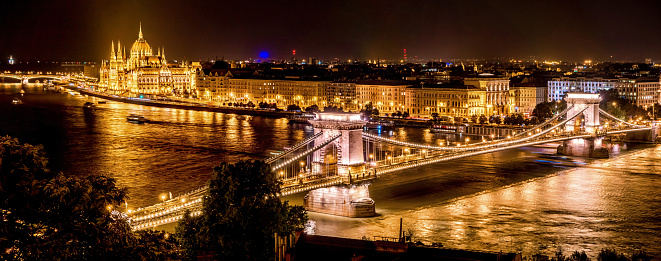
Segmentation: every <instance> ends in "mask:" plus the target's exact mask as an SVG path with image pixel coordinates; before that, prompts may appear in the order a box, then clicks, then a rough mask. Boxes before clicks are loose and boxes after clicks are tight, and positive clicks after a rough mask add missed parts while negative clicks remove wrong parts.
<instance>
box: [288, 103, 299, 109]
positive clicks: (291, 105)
mask: <svg viewBox="0 0 661 261" xmlns="http://www.w3.org/2000/svg"><path fill="white" fill-rule="evenodd" d="M287 110H288V111H301V107H299V106H298V105H296V104H289V105H287Z"/></svg>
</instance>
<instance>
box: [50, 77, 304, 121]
mask: <svg viewBox="0 0 661 261" xmlns="http://www.w3.org/2000/svg"><path fill="white" fill-rule="evenodd" d="M63 87H64V88H66V89H69V90H73V91H77V92H80V93H81V94H85V95H89V96H93V97H97V98H102V99H106V100H110V101H116V102H124V103H130V104H137V105H145V106H153V107H161V108H171V109H182V110H194V111H210V112H221V113H228V114H239V115H252V116H263V117H269V118H286V117H288V116H289V115H293V114H294V112H289V111H273V110H261V109H246V108H234V107H218V106H212V105H206V104H201V103H192V102H176V101H157V100H152V99H141V98H128V97H121V96H117V95H109V94H106V93H102V92H96V91H93V90H89V89H85V88H79V87H73V86H68V85H64V86H63Z"/></svg>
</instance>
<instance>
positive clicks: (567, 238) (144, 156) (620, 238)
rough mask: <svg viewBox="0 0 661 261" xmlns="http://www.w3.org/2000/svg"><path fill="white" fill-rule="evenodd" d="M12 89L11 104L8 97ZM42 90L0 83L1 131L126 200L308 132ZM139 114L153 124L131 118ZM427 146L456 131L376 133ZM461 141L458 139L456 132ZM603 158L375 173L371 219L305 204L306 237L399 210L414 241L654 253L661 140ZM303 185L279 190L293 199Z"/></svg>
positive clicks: (370, 232) (394, 221)
mask: <svg viewBox="0 0 661 261" xmlns="http://www.w3.org/2000/svg"><path fill="white" fill-rule="evenodd" d="M20 89H24V90H25V91H26V94H25V95H24V96H23V97H21V99H22V100H23V101H24V103H23V104H21V105H12V104H11V100H12V98H13V97H14V96H17V95H18V92H19V91H20ZM85 101H94V102H96V101H98V100H97V99H95V98H85V97H75V96H73V95H69V94H60V93H52V92H46V91H44V90H43V87H42V86H41V85H38V84H29V85H26V86H22V85H20V84H2V85H0V135H11V136H13V137H16V138H19V139H20V140H21V141H23V142H27V143H32V144H43V145H44V148H45V149H46V151H47V153H48V156H49V158H50V159H51V162H50V167H51V168H52V169H54V170H57V171H63V172H64V173H65V174H67V175H86V174H103V175H108V176H112V177H114V178H116V179H117V183H118V186H121V187H126V188H128V190H129V196H130V199H129V201H128V204H129V207H138V206H145V205H149V204H153V203H156V202H158V201H159V198H160V196H162V195H165V194H168V193H172V194H173V196H176V195H177V194H179V193H183V192H186V191H189V190H191V189H194V188H197V187H199V186H201V185H203V184H204V183H205V182H206V181H207V180H208V179H209V178H210V172H211V167H212V166H214V165H215V164H217V163H219V162H221V161H229V162H236V161H238V160H241V159H261V158H265V157H267V156H269V155H271V153H273V152H275V151H278V150H282V149H283V148H284V147H288V146H290V145H292V144H294V143H296V142H299V141H302V140H304V139H305V137H306V136H308V135H310V134H311V133H312V128H311V127H310V126H305V125H288V124H287V120H286V119H271V118H263V117H255V116H241V115H232V114H222V113H212V112H198V111H185V110H177V109H166V108H153V107H146V106H140V105H132V104H122V103H117V102H108V103H106V104H99V105H98V108H96V109H94V110H92V111H84V110H83V109H82V105H83V103H84V102H85ZM131 113H137V114H141V115H143V116H145V117H147V118H149V119H150V120H152V121H153V122H151V123H147V124H131V123H128V122H127V121H126V119H125V117H126V116H127V115H129V114H131ZM381 135H383V136H390V137H392V138H396V139H399V140H403V141H411V142H427V143H431V144H438V143H439V141H441V140H446V139H451V140H452V139H456V137H448V136H447V135H443V134H433V133H429V132H428V131H427V130H423V129H416V128H398V129H395V130H393V131H392V132H390V131H387V132H383V133H381ZM459 140H461V138H459ZM609 148H610V149H611V154H612V157H611V158H610V159H600V160H585V159H576V160H577V161H580V162H584V163H586V164H585V165H582V167H563V166H559V165H547V164H540V163H537V162H536V161H535V159H537V157H538V155H539V153H540V152H542V153H553V152H554V151H555V149H554V148H553V147H551V146H547V147H535V148H522V149H515V150H509V151H504V152H498V153H490V154H484V155H479V156H473V157H469V158H464V159H460V160H455V161H450V162H444V163H438V164H433V165H428V166H424V167H421V168H418V169H415V170H406V171H401V172H397V173H393V174H389V175H386V176H384V177H381V178H379V179H378V180H376V181H374V182H373V183H372V184H371V185H370V193H371V197H372V198H373V199H374V200H375V201H376V210H377V213H378V216H376V217H373V218H363V219H351V218H343V217H335V216H329V215H325V214H318V213H309V216H310V219H311V224H313V227H312V230H313V232H314V233H315V234H319V235H329V236H339V237H350V238H361V237H363V236H366V237H372V236H389V237H396V236H397V234H398V229H399V219H400V218H402V219H403V220H404V221H403V222H404V230H405V231H408V232H410V233H412V234H413V238H414V239H415V240H420V241H422V242H424V243H427V244H430V243H433V242H440V243H442V244H443V245H444V246H447V247H453V248H467V249H476V250H488V251H500V250H502V251H506V252H509V251H516V252H518V251H522V252H523V253H524V255H531V254H535V253H542V254H550V253H552V252H554V251H555V250H556V249H558V248H562V249H563V250H565V252H568V251H573V250H579V249H580V250H586V252H587V253H588V254H589V255H591V256H592V257H595V256H596V252H598V251H599V250H600V249H602V248H605V247H611V248H615V249H617V250H620V251H626V252H631V251H632V250H635V249H644V250H646V251H648V252H651V253H653V254H655V255H657V256H658V255H661V147H658V146H654V145H633V144H612V145H611V144H609ZM302 198H303V194H297V195H292V196H288V197H286V198H284V200H289V201H290V202H291V203H293V204H301V203H302Z"/></svg>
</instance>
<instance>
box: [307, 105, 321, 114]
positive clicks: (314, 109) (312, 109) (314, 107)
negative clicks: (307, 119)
mask: <svg viewBox="0 0 661 261" xmlns="http://www.w3.org/2000/svg"><path fill="white" fill-rule="evenodd" d="M305 112H307V113H314V112H319V106H317V105H316V104H315V105H312V106H310V107H307V108H305Z"/></svg>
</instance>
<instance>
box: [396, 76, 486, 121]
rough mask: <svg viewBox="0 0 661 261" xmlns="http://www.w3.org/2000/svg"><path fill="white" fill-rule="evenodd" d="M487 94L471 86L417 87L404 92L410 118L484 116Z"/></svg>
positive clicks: (442, 85) (438, 85) (440, 85)
mask: <svg viewBox="0 0 661 261" xmlns="http://www.w3.org/2000/svg"><path fill="white" fill-rule="evenodd" d="M486 97H487V92H486V91H484V90H481V89H479V88H477V87H475V86H472V85H463V84H433V85H418V86H413V87H410V88H408V89H407V90H406V108H407V109H406V111H408V112H409V114H410V115H411V116H412V117H427V118H429V117H431V115H432V114H434V113H438V115H439V116H452V117H463V118H468V117H470V116H472V115H477V116H479V115H482V114H486V109H487V107H486Z"/></svg>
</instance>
